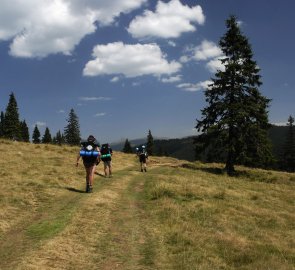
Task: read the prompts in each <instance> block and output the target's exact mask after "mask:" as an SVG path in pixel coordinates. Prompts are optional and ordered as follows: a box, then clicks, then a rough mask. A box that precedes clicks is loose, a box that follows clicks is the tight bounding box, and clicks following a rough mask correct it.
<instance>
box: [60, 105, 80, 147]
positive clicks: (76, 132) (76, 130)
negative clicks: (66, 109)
mask: <svg viewBox="0 0 295 270" xmlns="http://www.w3.org/2000/svg"><path fill="white" fill-rule="evenodd" d="M67 121H68V125H67V126H66V127H65V129H64V136H65V141H66V143H67V144H69V145H79V144H80V139H81V138H80V125H79V119H78V116H77V115H76V113H75V111H74V109H71V111H70V113H69V118H68V119H67Z"/></svg>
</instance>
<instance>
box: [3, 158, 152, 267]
mask: <svg viewBox="0 0 295 270" xmlns="http://www.w3.org/2000/svg"><path fill="white" fill-rule="evenodd" d="M114 168H116V167H115V166H114ZM145 177H146V176H143V174H142V173H140V172H138V164H137V163H135V160H134V162H133V163H132V164H124V163H121V164H120V166H118V167H117V168H116V170H115V175H114V177H113V178H111V179H109V178H103V177H101V176H100V175H99V174H97V175H96V177H95V178H96V179H95V181H96V185H95V190H94V192H93V193H92V194H85V193H81V192H74V191H75V189H73V190H71V189H65V191H64V196H63V197H62V198H59V199H58V200H57V201H56V202H55V204H54V205H51V206H50V209H48V211H50V213H43V214H41V215H40V214H39V215H38V216H35V217H34V219H33V220H31V221H29V222H27V223H24V224H22V225H21V226H19V228H18V231H17V232H10V233H8V234H7V235H5V241H4V242H5V243H6V244H2V245H0V252H2V251H4V250H5V249H7V250H8V251H7V256H6V257H5V258H4V261H2V262H1V269H3V270H4V269H22V270H24V269H152V268H149V265H151V263H150V261H149V260H148V259H147V256H146V255H145V252H144V246H145V245H146V243H148V242H149V241H150V240H149V239H148V238H147V233H146V230H145V226H144V222H145V220H144V212H143V209H142V207H141V205H140V202H138V201H137V200H136V198H135V196H136V194H137V193H138V192H141V190H142V187H143V183H144V181H145ZM76 191H77V190H76ZM65 209H66V210H65ZM64 212H66V213H69V212H70V213H71V214H70V218H69V219H68V221H67V224H66V226H65V228H64V229H63V230H62V231H61V232H59V233H57V234H56V235H53V236H52V237H50V238H49V239H41V240H40V241H36V239H29V238H28V237H27V236H26V230H27V227H28V226H29V224H30V223H32V222H33V223H38V222H39V223H40V222H42V220H43V219H45V217H46V218H48V215H50V216H51V218H54V217H55V216H57V217H58V216H61V215H63V214H64ZM13 248H16V249H15V250H12V249H13ZM148 256H149V255H148Z"/></svg>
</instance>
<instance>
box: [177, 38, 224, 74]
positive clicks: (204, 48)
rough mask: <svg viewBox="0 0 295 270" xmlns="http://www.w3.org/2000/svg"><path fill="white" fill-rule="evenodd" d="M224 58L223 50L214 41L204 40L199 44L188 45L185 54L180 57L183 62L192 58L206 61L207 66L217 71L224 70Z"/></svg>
mask: <svg viewBox="0 0 295 270" xmlns="http://www.w3.org/2000/svg"><path fill="white" fill-rule="evenodd" d="M222 58H224V55H223V53H222V50H221V49H220V48H219V47H218V46H217V45H216V44H215V43H214V42H212V41H208V40H203V41H202V43H201V44H200V45H199V46H196V47H193V46H191V45H190V46H187V47H186V48H185V49H184V55H183V56H181V57H180V59H179V61H180V62H181V63H188V62H190V61H192V60H196V61H198V62H200V61H206V64H205V66H206V68H207V69H208V70H209V71H210V72H212V73H215V72H216V71H217V70H221V71H224V69H225V66H224V65H223V64H222V63H221V61H220V59H222Z"/></svg>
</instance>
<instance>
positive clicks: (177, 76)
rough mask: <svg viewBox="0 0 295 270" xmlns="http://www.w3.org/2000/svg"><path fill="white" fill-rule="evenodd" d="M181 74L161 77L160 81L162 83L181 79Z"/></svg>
mask: <svg viewBox="0 0 295 270" xmlns="http://www.w3.org/2000/svg"><path fill="white" fill-rule="evenodd" d="M181 77H182V76H181V75H176V76H171V77H168V78H162V79H161V82H163V83H174V82H179V81H181Z"/></svg>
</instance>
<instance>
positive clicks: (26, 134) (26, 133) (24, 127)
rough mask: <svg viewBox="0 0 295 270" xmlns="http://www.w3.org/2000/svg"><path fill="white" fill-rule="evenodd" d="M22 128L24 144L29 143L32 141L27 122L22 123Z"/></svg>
mask: <svg viewBox="0 0 295 270" xmlns="http://www.w3.org/2000/svg"><path fill="white" fill-rule="evenodd" d="M20 127H21V138H22V141H23V142H29V141H30V133H29V128H28V126H27V123H26V120H24V121H22V122H20Z"/></svg>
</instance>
